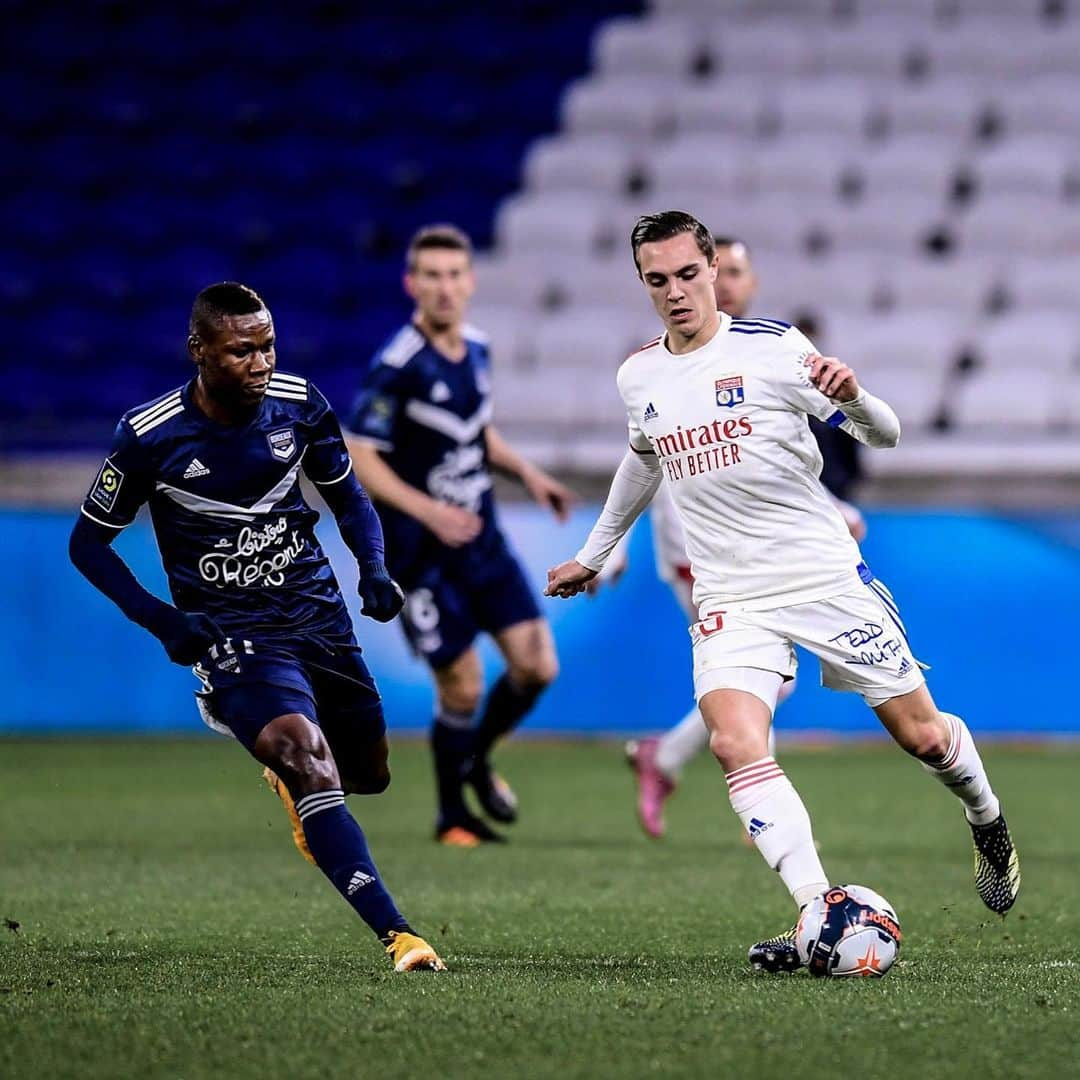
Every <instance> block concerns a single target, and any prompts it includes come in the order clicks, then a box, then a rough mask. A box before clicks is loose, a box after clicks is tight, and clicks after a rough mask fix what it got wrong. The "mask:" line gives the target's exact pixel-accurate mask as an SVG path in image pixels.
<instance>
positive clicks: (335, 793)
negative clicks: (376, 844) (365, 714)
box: [252, 713, 445, 971]
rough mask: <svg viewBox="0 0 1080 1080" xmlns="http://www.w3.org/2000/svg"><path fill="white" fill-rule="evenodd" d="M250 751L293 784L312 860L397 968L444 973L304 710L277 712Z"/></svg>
mask: <svg viewBox="0 0 1080 1080" xmlns="http://www.w3.org/2000/svg"><path fill="white" fill-rule="evenodd" d="M252 753H253V754H254V756H255V758H256V759H257V760H259V761H261V762H262V763H263V764H264V765H266V766H267V767H268V768H270V769H271V770H272V771H273V772H274V774H275V775H276V776H277V777H279V778H280V781H281V783H283V784H284V785H285V786H286V787H287V788H288V790H289V793H290V795H292V798H293V801H294V803H295V809H296V813H297V815H298V816H299V818H300V821H301V823H302V826H303V829H304V836H305V838H306V840H307V844H308V849H309V850H310V852H311V855H312V857H313V859H314V861H315V864H316V865H317V866H318V867H319V869H320V870H321V871H322V872H323V873H324V874H325V875H326V876H327V877H328V878H329V879H330V881H331V883H332V884H333V885H334V887H335V888H336V889H337V890H338V892H339V893H340V894H341V895H342V897H343V898H344V899H345V901H346V902H347V903H348V904H349V905H350V906H351V907H352V908H353V910H354V911H355V912H356V913H357V914H358V915H359V916H360V917H361V918H362V919H363V920H364V922H366V923H367V925H368V926H369V927H371V929H372V930H373V931H374V932H375V934H376V935H377V936H378V938H379V940H380V941H381V942H382V943H383V945H384V946H385V947H386V951H387V953H389V954H390V957H391V959H392V960H393V961H394V968H395V970H396V971H412V970H418V969H421V968H428V969H430V970H433V971H441V970H443V969H444V967H445V965H444V964H443V962H442V960H440V959H439V956H438V954H437V953H436V952H435V950H434V949H432V948H431V946H430V945H428V944H427V942H425V941H424V940H423V938H420V937H419V936H417V935H416V934H415V933H414V932H413V930H412V928H411V927H410V926H409V924H408V922H406V920H405V918H404V916H402V914H401V912H400V911H398V909H397V906H396V905H395V903H394V901H393V898H392V897H391V896H390V893H389V892H388V891H387V889H386V887H385V886H384V885H383V883H382V880H381V879H380V877H379V871H378V869H377V868H376V866H375V862H374V860H373V859H372V857H371V853H370V852H369V851H368V847H367V841H366V839H365V837H364V834H363V832H362V831H361V829H360V826H359V825H358V824H357V823H356V821H355V819H354V818H353V817H352V815H351V814H350V813H349V811H348V810H346V808H345V792H344V790H343V789H342V785H341V777H340V775H339V773H338V768H337V763H336V762H335V761H334V756H333V754H332V752H331V750H330V745H329V743H328V742H327V740H326V738H325V736H324V735H323V732H322V731H321V730H320V728H319V727H318V725H316V724H313V723H312V722H311V721H310V720H308V719H307V717H305V716H302V715H300V714H299V713H287V714H285V715H284V716H279V717H277V718H276V719H274V720H271V721H270V723H268V724H267V725H266V726H265V727H264V728H263V729H262V731H261V732H260V733H259V736H258V738H257V739H256V740H255V745H254V747H253V748H252Z"/></svg>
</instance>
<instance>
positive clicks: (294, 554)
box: [70, 282, 443, 971]
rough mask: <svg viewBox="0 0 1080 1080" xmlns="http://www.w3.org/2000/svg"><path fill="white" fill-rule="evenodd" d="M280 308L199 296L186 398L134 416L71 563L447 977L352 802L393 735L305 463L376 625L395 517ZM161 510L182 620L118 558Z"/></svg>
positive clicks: (392, 599) (396, 600)
mask: <svg viewBox="0 0 1080 1080" xmlns="http://www.w3.org/2000/svg"><path fill="white" fill-rule="evenodd" d="M275 350H276V342H275V340H274V324H273V320H272V319H271V317H270V312H269V310H268V309H267V308H266V305H265V304H264V303H263V301H262V300H261V299H260V297H259V296H258V295H257V294H256V293H255V292H254V291H253V290H251V289H249V288H248V287H247V286H245V285H240V284H238V283H236V282H223V283H222V284H220V285H212V286H209V287H208V288H206V289H203V291H202V292H200V293H199V295H198V296H197V297H196V298H195V303H194V306H193V308H192V312H191V321H190V327H189V336H188V351H189V353H190V355H191V358H192V360H193V361H194V363H195V366H196V368H197V374H196V375H195V377H194V378H193V379H192V380H191V381H190V382H188V383H187V384H186V385H184V386H181V387H178V388H177V389H175V390H172V391H170V392H169V393H168V394H164V395H162V396H161V397H159V398H157V399H156V400H154V401H150V402H147V403H146V404H144V405H140V406H138V407H137V408H134V409H131V410H129V411H128V412H127V413H125V414H124V416H123V418H122V419H121V421H120V423H119V425H118V426H117V429H116V435H115V437H114V440H113V445H112V449H111V450H110V451H109V455H108V457H107V458H106V459H105V463H104V464H103V465H102V466H101V470H100V472H99V473H98V475H97V479H96V480H95V481H94V484H93V486H92V487H91V489H90V492H89V494H88V495H87V497H86V501H85V502H84V503H83V506H82V513H81V515H80V517H79V519H78V521H77V522H76V524H75V528H74V529H73V530H72V533H71V545H70V553H71V561H72V562H73V563H74V564H75V566H76V567H77V568H78V569H79V570H80V571H81V572H82V573H83V575H84V576H85V577H86V578H87V579H88V580H89V581H90V582H91V584H93V585H94V586H95V587H96V588H98V589H100V590H101V592H103V593H104V594H105V595H106V596H107V597H109V599H110V600H112V601H113V603H115V604H116V605H117V607H119V608H120V610H121V611H122V612H123V613H124V614H125V615H126V616H127V617H128V618H129V619H131V620H132V621H133V622H136V623H138V624H139V625H140V626H142V627H145V628H146V629H147V630H149V631H150V633H152V634H153V635H154V636H155V637H156V638H157V639H158V640H159V641H160V642H161V643H162V645H163V646H164V647H165V651H166V653H167V654H168V656H169V659H170V660H172V661H174V662H175V663H177V664H184V665H191V664H195V665H196V667H195V669H194V670H195V674H196V675H197V676H198V677H199V679H200V681H201V682H202V686H203V688H202V690H200V691H198V692H197V693H198V701H199V709H200V712H201V713H202V715H203V718H204V720H206V722H207V723H208V724H209V725H210V726H211V727H213V728H215V730H218V731H221V732H223V733H225V734H231V735H233V736H235V737H236V739H237V740H238V741H239V742H240V743H242V744H243V746H244V747H245V749H246V750H248V752H249V753H250V754H251V755H252V756H253V757H254V758H255V759H256V760H257V761H259V762H261V763H262V764H263V765H264V766H266V767H267V769H268V770H272V771H271V772H270V773H269V775H268V778H269V779H270V780H271V782H272V786H273V787H274V788H275V790H276V791H277V793H278V795H279V796H280V797H281V799H282V802H284V803H285V806H286V808H287V809H288V811H289V815H290V817H291V818H292V820H293V826H294V835H293V838H294V840H295V841H296V843H297V846H298V847H299V848H300V849H301V851H302V852H303V853H304V855H305V856H306V857H307V858H309V859H310V860H311V861H312V862H313V863H315V864H316V865H317V866H318V867H319V869H320V870H322V872H323V873H324V874H325V875H326V876H327V877H328V878H329V879H330V881H331V882H332V883H333V885H334V887H335V888H336V889H337V890H338V892H340V893H341V895H342V897H343V898H344V899H345V901H346V902H347V903H348V904H350V905H351V906H352V908H353V909H354V910H355V911H356V913H357V914H358V915H359V916H360V917H361V918H362V919H363V920H364V922H366V923H367V924H368V926H369V927H371V929H372V930H373V931H374V932H375V933H376V934H377V935H378V937H379V939H380V940H381V941H382V943H383V944H384V945H385V946H386V951H387V952H388V953H389V954H390V956H391V958H392V960H393V962H394V966H395V969H396V970H398V971H409V970H413V969H416V968H431V969H434V970H436V971H439V970H442V968H443V963H442V961H441V960H440V959H439V957H438V956H437V955H436V953H435V950H434V949H432V948H431V946H430V945H428V944H427V942H425V941H424V940H423V939H422V938H420V937H418V936H417V935H416V934H415V933H414V932H413V931H412V930H411V928H410V927H409V924H408V923H407V922H406V921H405V919H404V917H403V916H402V915H401V913H400V912H399V911H398V909H397V907H396V906H395V904H394V901H393V899H392V898H391V896H390V893H389V892H388V891H387V889H386V887H385V886H384V885H383V883H382V881H381V880H380V877H379V871H378V870H377V869H376V868H375V863H374V861H373V859H372V857H371V854H370V852H369V851H368V847H367V841H366V839H365V838H364V834H363V832H362V831H361V829H360V826H359V825H358V824H357V823H356V820H355V819H354V818H353V816H352V815H351V814H350V813H349V811H348V810H347V809H346V807H345V795H346V794H347V793H349V794H351V793H358V794H376V793H378V792H380V791H383V790H385V788H386V786H387V784H388V783H389V782H390V773H389V770H388V768H387V753H388V749H387V741H386V723H385V721H384V719H383V713H382V702H381V700H380V698H379V692H378V690H377V689H376V688H375V682H374V680H373V679H372V677H371V673H370V672H369V671H368V668H367V665H366V664H365V663H364V660H363V658H362V656H361V655H360V647H359V646H358V645H357V643H356V638H355V637H354V635H353V627H352V620H351V619H350V617H349V612H348V608H347V607H346V605H345V600H344V598H343V597H342V595H341V590H340V588H339V587H338V583H337V579H336V578H335V577H334V572H333V570H332V569H331V567H330V563H329V560H328V559H327V557H326V555H325V554H324V552H323V550H322V547H321V546H320V544H319V541H318V539H317V538H316V536H315V532H314V526H315V522H316V521H317V520H318V518H319V515H318V514H317V513H316V512H315V511H314V510H312V508H311V507H310V506H309V505H308V504H307V502H306V501H305V499H304V496H303V494H302V493H301V491H300V482H299V474H300V470H301V468H303V471H304V473H305V475H306V476H307V477H308V479H309V480H311V481H312V483H314V484H315V485H316V486H317V487H318V489H319V492H320V493H321V495H322V497H323V500H324V501H325V503H326V505H327V506H328V507H329V508H330V510H331V512H332V513H333V515H334V517H335V518H336V520H337V524H338V528H339V530H340V532H341V535H342V538H343V539H344V541H345V543H346V545H347V546H348V547H349V549H350V550H351V551H352V553H353V555H355V556H356V560H357V562H358V564H359V567H360V584H359V592H360V596H361V598H362V599H363V607H362V609H361V610H362V612H363V614H365V615H367V616H369V617H370V618H373V619H377V620H379V621H380V622H387V621H388V620H390V619H392V618H394V617H395V616H396V615H397V613H398V612H399V611H400V610H401V604H402V595H401V590H400V589H399V588H398V587H397V585H396V584H395V583H394V582H393V581H392V580H391V579H390V576H389V575H388V574H387V572H386V567H385V565H384V563H383V536H382V529H381V528H380V526H379V519H378V517H377V516H376V514H375V511H374V509H373V508H372V506H371V503H370V501H369V500H368V497H367V495H366V494H365V493H364V491H363V489H362V488H361V487H360V485H359V484H358V483H357V481H356V477H355V476H354V474H353V470H352V463H351V462H350V460H349V453H348V450H347V449H346V447H345V442H344V440H343V439H342V436H341V429H340V428H339V426H338V422H337V418H336V417H335V416H334V413H333V412H332V411H331V409H330V406H329V405H328V404H327V402H326V399H325V398H324V397H323V396H322V394H320V393H319V391H318V390H316V389H315V387H314V386H313V385H312V384H311V383H309V382H308V381H307V380H306V379H302V378H300V377H299V376H297V375H285V374H282V373H281V372H279V371H277V370H276V365H277V359H276V351H275ZM143 503H149V506H150V514H151V520H152V521H153V525H154V534H155V536H156V539H157V544H158V548H159V550H160V552H161V560H162V563H163V564H164V566H165V572H166V574H167V575H168V579H169V590H170V592H171V593H172V596H173V600H174V601H175V604H176V606H175V607H173V606H172V605H171V604H167V603H165V602H164V601H163V600H159V599H158V598H157V597H156V596H153V595H152V594H151V593H149V592H147V591H146V590H145V589H144V588H143V587H142V586H141V585H140V584H139V583H138V581H136V580H135V578H134V576H133V575H132V574H131V571H130V570H128V568H127V566H126V565H125V564H124V562H123V561H122V560H121V558H120V556H119V555H117V554H116V552H115V551H113V549H112V547H111V544H112V542H113V540H115V539H116V537H117V536H119V535H120V532H121V531H122V530H123V529H125V528H126V527H127V526H128V525H130V524H131V522H132V521H133V520H134V518H135V515H136V514H137V513H138V510H139V507H140V506H142V504H143Z"/></svg>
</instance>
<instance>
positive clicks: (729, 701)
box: [699, 668, 828, 971]
mask: <svg viewBox="0 0 1080 1080" xmlns="http://www.w3.org/2000/svg"><path fill="white" fill-rule="evenodd" d="M731 674H732V678H731V679H730V680H729V681H730V682H732V683H736V684H742V685H755V686H756V687H757V689H758V691H759V692H756V693H751V692H748V691H746V690H741V689H739V690H736V689H729V688H722V689H715V690H710V691H709V692H707V693H705V694H704V695H703V696H702V698H701V701H700V702H699V705H700V708H701V714H702V716H703V717H704V720H705V724H706V726H707V727H708V729H709V746H710V749H711V750H712V752H713V754H714V755H715V756H716V759H717V760H718V761H719V762H720V765H721V766H722V767H723V769H724V774H725V777H726V779H727V784H728V795H729V797H730V799H731V806H732V809H733V810H734V811H735V813H736V814H737V815H738V817H739V820H740V821H742V823H743V827H744V828H745V829H746V831H747V833H748V834H749V836H750V838H751V839H752V840H753V841H754V844H755V846H756V847H757V849H758V851H759V852H761V855H762V857H763V858H764V859H765V861H766V863H768V865H769V866H770V867H771V868H772V869H773V870H776V871H777V873H779V874H780V877H781V878H782V879H783V882H784V884H785V885H786V886H787V889H788V891H789V892H790V893H791V897H792V899H793V900H794V901H795V904H796V906H798V907H799V908H802V907H803V906H804V905H806V904H807V903H808V902H809V901H810V900H811V899H812V898H813V897H814V896H816V895H817V894H818V893H820V892H823V891H824V890H825V889H826V888H828V881H827V879H826V877H825V871H824V870H823V869H822V866H821V860H820V859H819V858H818V853H817V849H816V847H815V845H814V836H813V832H812V830H811V827H810V817H809V815H808V814H807V812H806V807H805V806H804V805H803V802H802V799H801V798H799V794H798V792H797V791H796V790H795V788H794V787H793V786H792V784H791V781H789V780H788V778H787V776H786V775H785V774H784V770H783V769H782V768H780V766H779V765H778V764H777V763H776V760H775V758H773V757H772V755H770V754H769V748H768V737H769V728H770V726H771V724H772V707H771V705H772V703H773V702H775V699H776V695H777V693H778V692H779V689H780V685H781V682H782V680H781V677H780V675H778V674H774V673H773V672H759V671H751V670H750V669H745V668H744V669H732V671H731ZM770 676H771V678H770ZM749 959H750V962H751V964H753V965H754V967H756V968H759V969H761V970H765V971H794V970H795V969H796V968H798V967H799V956H798V951H797V950H796V948H795V935H794V928H792V930H790V931H785V932H784V933H783V934H779V935H777V936H776V937H774V938H769V939H767V940H764V941H760V942H758V943H757V944H756V945H754V946H752V947H751V949H750V953H749Z"/></svg>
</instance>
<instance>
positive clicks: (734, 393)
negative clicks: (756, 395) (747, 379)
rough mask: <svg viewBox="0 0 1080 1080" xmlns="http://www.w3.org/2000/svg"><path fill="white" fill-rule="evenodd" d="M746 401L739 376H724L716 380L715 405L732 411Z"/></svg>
mask: <svg viewBox="0 0 1080 1080" xmlns="http://www.w3.org/2000/svg"><path fill="white" fill-rule="evenodd" d="M745 400H746V392H745V391H744V390H743V383H742V376H741V375H725V376H724V377H723V378H722V379H717V380H716V404H717V405H719V406H721V407H722V408H725V409H734V408H735V406H736V405H741V404H742V403H743V402H744V401H745Z"/></svg>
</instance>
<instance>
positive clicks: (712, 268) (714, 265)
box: [709, 251, 720, 281]
mask: <svg viewBox="0 0 1080 1080" xmlns="http://www.w3.org/2000/svg"><path fill="white" fill-rule="evenodd" d="M719 273H720V252H719V251H717V252H715V253H714V254H713V257H712V259H711V260H710V261H709V280H710V281H715V280H716V278H717V275H718V274H719Z"/></svg>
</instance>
